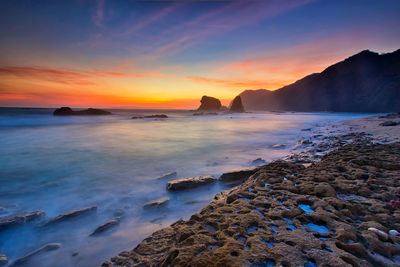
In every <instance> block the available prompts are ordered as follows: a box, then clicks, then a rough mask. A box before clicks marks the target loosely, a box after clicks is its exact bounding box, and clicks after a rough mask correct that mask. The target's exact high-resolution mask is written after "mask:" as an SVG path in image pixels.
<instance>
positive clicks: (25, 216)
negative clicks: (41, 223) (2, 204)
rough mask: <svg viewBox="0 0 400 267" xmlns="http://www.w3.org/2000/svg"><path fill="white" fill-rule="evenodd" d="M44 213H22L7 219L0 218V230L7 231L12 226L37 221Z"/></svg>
mask: <svg viewBox="0 0 400 267" xmlns="http://www.w3.org/2000/svg"><path fill="white" fill-rule="evenodd" d="M44 214H45V213H44V211H41V210H39V211H34V212H23V213H18V214H14V215H10V216H7V217H3V218H0V230H4V229H7V228H9V227H12V226H16V225H22V224H25V223H27V222H30V221H33V220H36V219H39V218H41V217H43V216H44Z"/></svg>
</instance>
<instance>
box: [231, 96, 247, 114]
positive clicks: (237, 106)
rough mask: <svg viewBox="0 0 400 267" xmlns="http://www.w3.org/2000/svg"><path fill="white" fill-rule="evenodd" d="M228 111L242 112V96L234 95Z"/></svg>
mask: <svg viewBox="0 0 400 267" xmlns="http://www.w3.org/2000/svg"><path fill="white" fill-rule="evenodd" d="M229 111H231V112H244V107H243V104H242V98H241V97H240V95H238V96H236V97H235V98H234V99H233V101H232V104H231V107H230V108H229Z"/></svg>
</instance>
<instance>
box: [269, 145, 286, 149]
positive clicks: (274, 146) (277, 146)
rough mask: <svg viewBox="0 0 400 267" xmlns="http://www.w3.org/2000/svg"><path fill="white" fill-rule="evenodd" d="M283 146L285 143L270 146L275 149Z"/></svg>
mask: <svg viewBox="0 0 400 267" xmlns="http://www.w3.org/2000/svg"><path fill="white" fill-rule="evenodd" d="M285 147H286V145H284V144H275V145H273V146H272V148H275V149H280V148H285Z"/></svg>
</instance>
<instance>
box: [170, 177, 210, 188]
mask: <svg viewBox="0 0 400 267" xmlns="http://www.w3.org/2000/svg"><path fill="white" fill-rule="evenodd" d="M216 180H217V178H215V177H214V176H196V177H189V178H182V179H177V180H172V181H169V182H168V184H167V189H168V190H185V189H190V188H194V187H198V186H201V185H205V184H209V183H212V182H215V181H216Z"/></svg>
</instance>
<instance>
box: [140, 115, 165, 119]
mask: <svg viewBox="0 0 400 267" xmlns="http://www.w3.org/2000/svg"><path fill="white" fill-rule="evenodd" d="M144 117H145V118H146V119H166V118H168V116H167V115H165V114H156V115H150V116H144Z"/></svg>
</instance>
